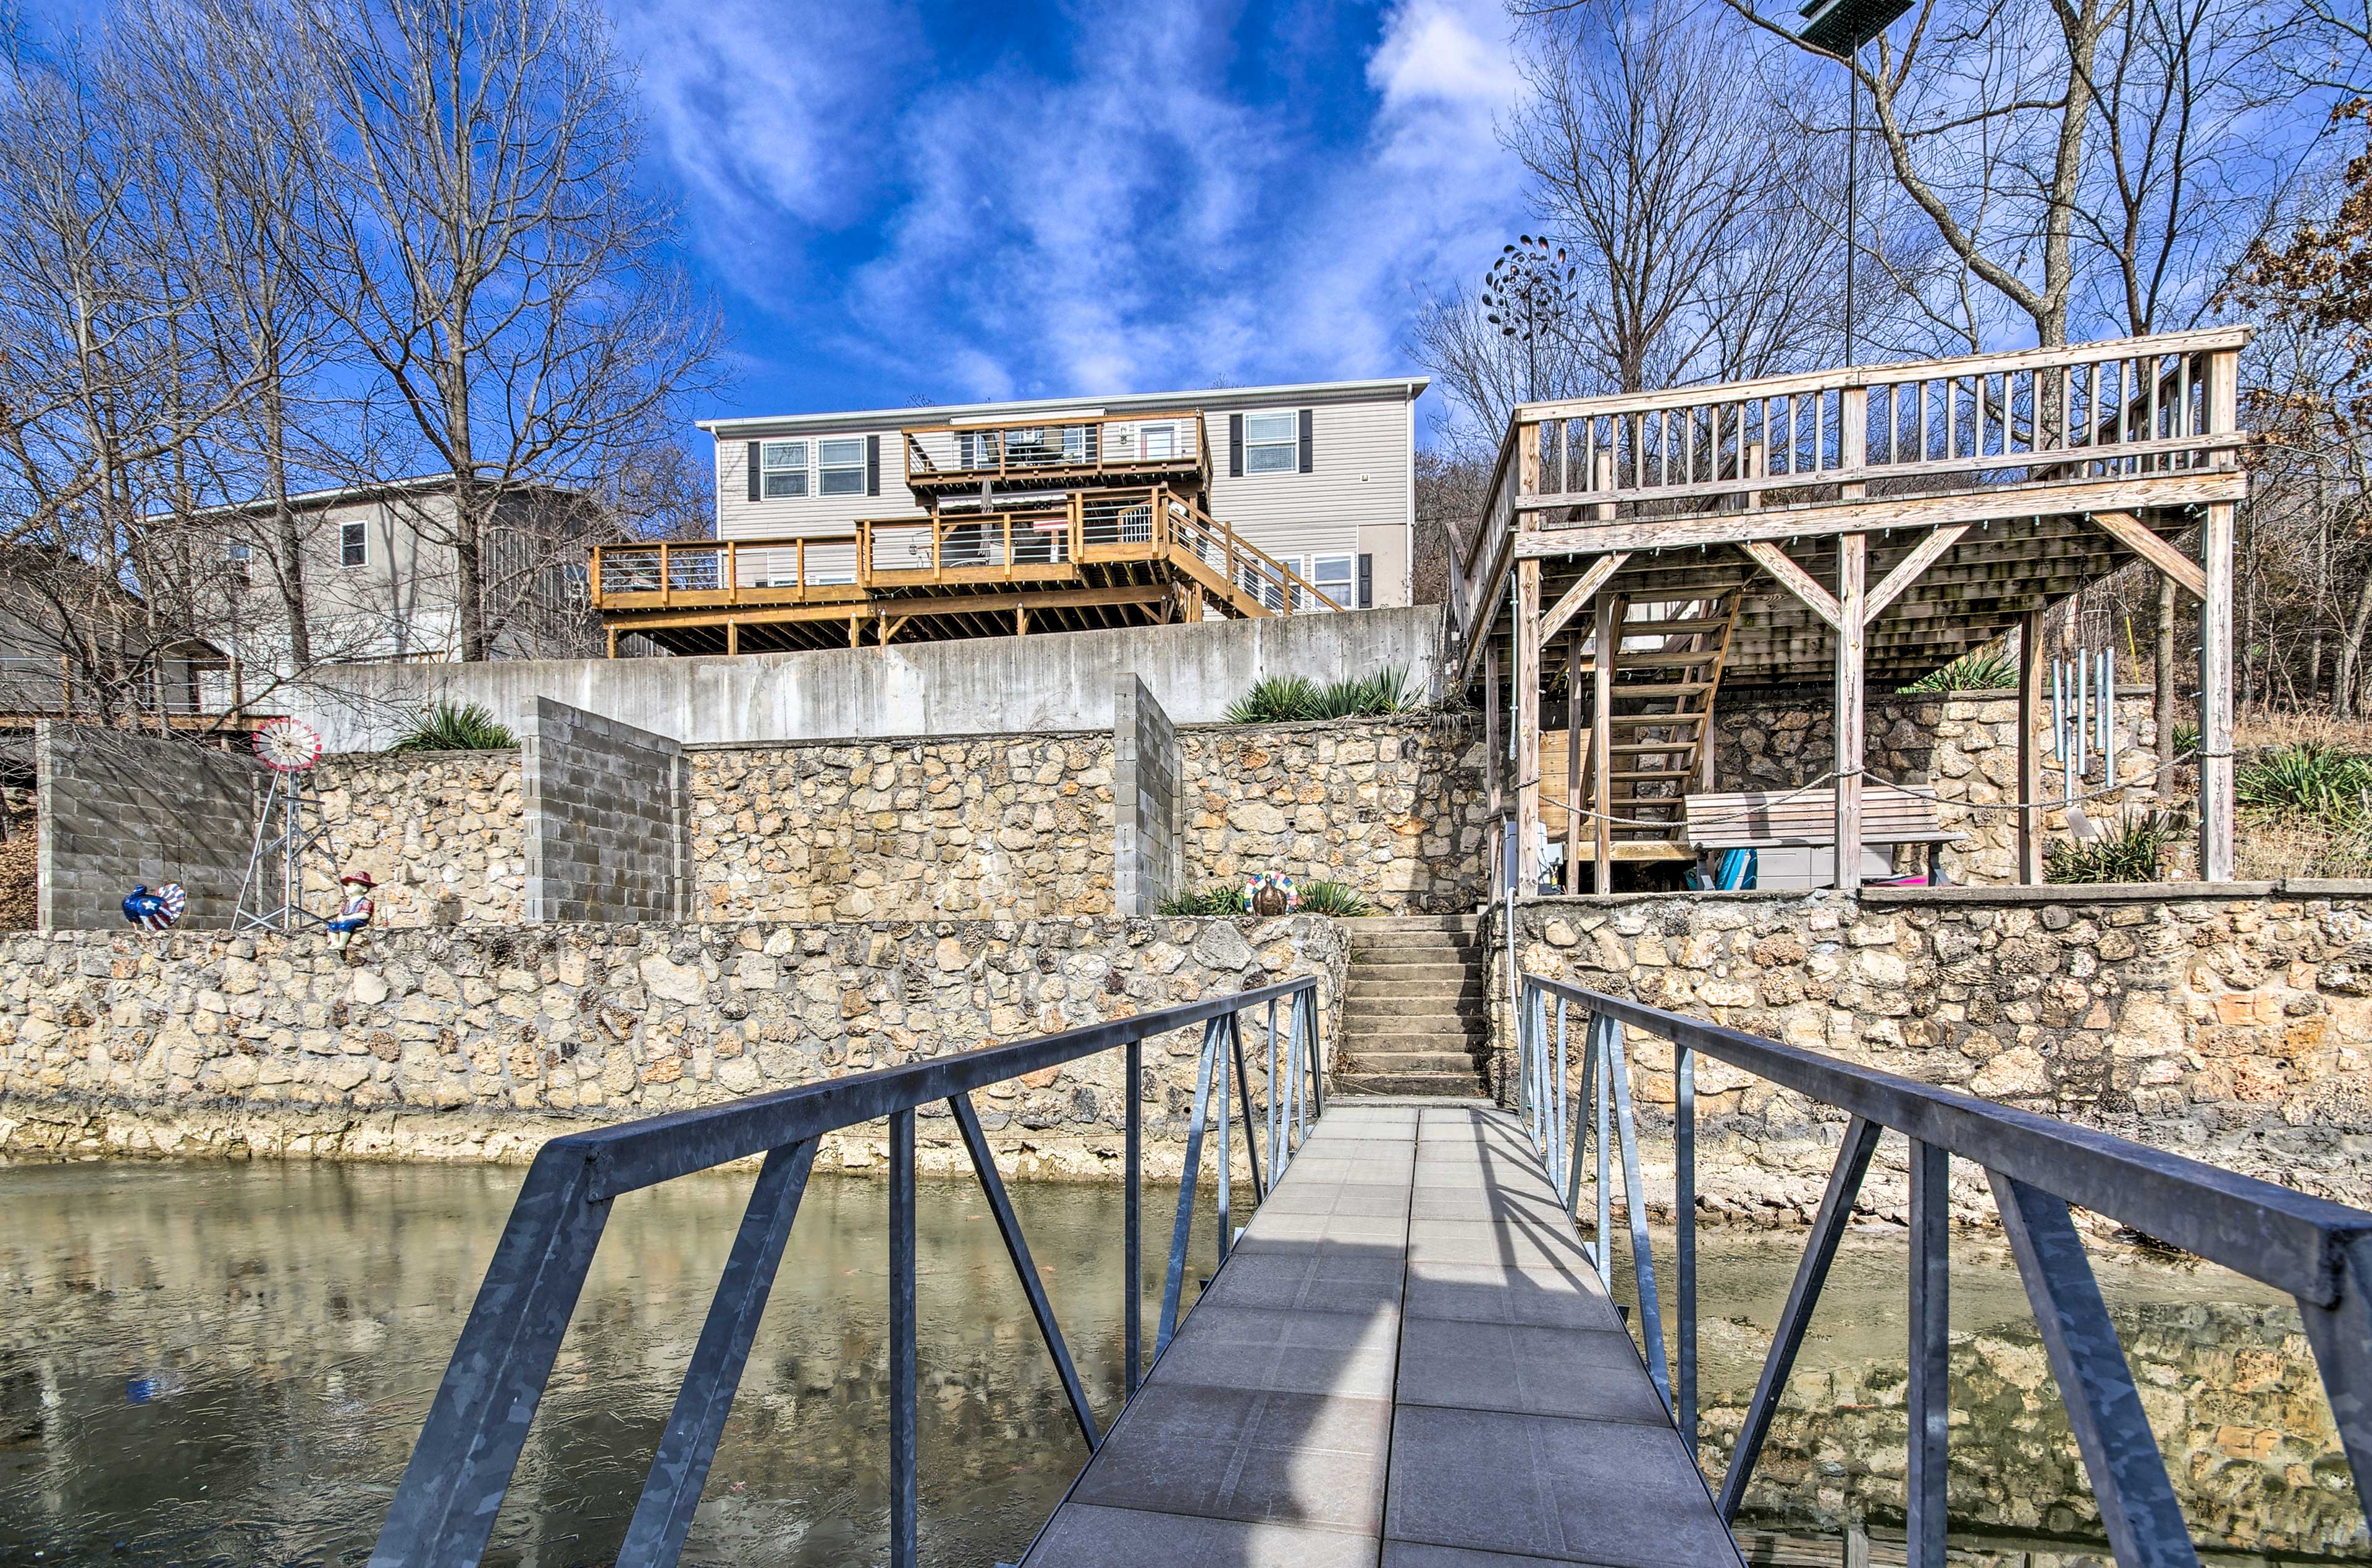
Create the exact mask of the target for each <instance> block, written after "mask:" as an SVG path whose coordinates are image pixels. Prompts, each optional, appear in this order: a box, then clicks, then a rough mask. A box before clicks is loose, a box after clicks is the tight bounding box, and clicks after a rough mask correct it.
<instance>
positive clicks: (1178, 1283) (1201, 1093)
mask: <svg viewBox="0 0 2372 1568" xmlns="http://www.w3.org/2000/svg"><path fill="white" fill-rule="evenodd" d="M1225 1028H1227V1025H1226V1023H1225V1022H1224V1021H1223V1020H1221V1019H1218V1018H1214V1019H1212V1020H1211V1021H1210V1022H1209V1023H1207V1024H1204V1025H1203V1055H1202V1060H1201V1061H1200V1063H1198V1064H1197V1065H1196V1067H1195V1069H1194V1113H1193V1117H1192V1120H1191V1121H1188V1122H1187V1123H1186V1169H1185V1171H1184V1174H1183V1179H1182V1180H1181V1181H1180V1184H1179V1188H1178V1220H1177V1223H1176V1224H1175V1225H1172V1226H1171V1227H1170V1231H1169V1273H1168V1274H1166V1275H1164V1276H1163V1278H1162V1281H1161V1321H1160V1322H1159V1323H1158V1324H1157V1326H1156V1327H1155V1329H1154V1330H1153V1359H1154V1360H1155V1361H1156V1362H1159V1361H1160V1359H1161V1353H1162V1352H1163V1351H1166V1350H1168V1349H1169V1340H1170V1336H1172V1335H1174V1334H1175V1333H1177V1332H1178V1307H1179V1297H1180V1296H1181V1295H1184V1294H1185V1289H1186V1242H1187V1238H1188V1236H1189V1235H1190V1233H1191V1231H1192V1226H1193V1224H1194V1176H1195V1172H1196V1171H1197V1170H1199V1169H1200V1168H1201V1167H1202V1164H1203V1118H1204V1117H1205V1116H1207V1115H1209V1114H1210V1111H1211V1071H1212V1069H1213V1067H1215V1065H1216V1064H1217V1062H1218V1056H1219V1040H1220V1034H1221V1031H1222V1030H1224V1029H1225Z"/></svg>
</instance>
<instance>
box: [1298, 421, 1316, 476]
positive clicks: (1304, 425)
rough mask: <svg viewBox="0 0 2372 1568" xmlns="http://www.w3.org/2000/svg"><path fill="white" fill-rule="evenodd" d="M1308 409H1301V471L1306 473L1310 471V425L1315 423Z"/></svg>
mask: <svg viewBox="0 0 2372 1568" xmlns="http://www.w3.org/2000/svg"><path fill="white" fill-rule="evenodd" d="M1310 413H1311V411H1310V410H1308V409H1303V410H1302V411H1301V471H1302V472H1304V473H1308V471H1309V427H1310V425H1311V424H1314V423H1315V422H1314V421H1313V420H1312V419H1311V418H1310Z"/></svg>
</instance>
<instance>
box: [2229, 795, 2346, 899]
mask: <svg viewBox="0 0 2372 1568" xmlns="http://www.w3.org/2000/svg"><path fill="white" fill-rule="evenodd" d="M2234 839H2235V842H2234V844H2233V846H2232V848H2233V855H2232V858H2233V870H2234V874H2235V875H2237V876H2238V877H2239V878H2240V880H2242V881H2243V882H2273V881H2278V880H2279V879H2280V878H2282V877H2372V835H2367V834H2366V832H2365V831H2364V830H2361V829H2349V828H2342V827H2334V826H2332V825H2331V824H2330V823H2328V822H2318V821H2316V820H2314V819H2311V818H2306V817H2294V816H2290V815H2287V814H2286V813H2274V812H2257V811H2252V812H2250V813H2249V814H2248V816H2247V817H2246V818H2245V819H2243V820H2242V822H2241V824H2240V830H2239V832H2238V833H2237V834H2235V835H2234Z"/></svg>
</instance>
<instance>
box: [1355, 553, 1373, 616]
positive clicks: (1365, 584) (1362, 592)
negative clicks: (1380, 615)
mask: <svg viewBox="0 0 2372 1568" xmlns="http://www.w3.org/2000/svg"><path fill="white" fill-rule="evenodd" d="M1359 608H1360V609H1361V610H1373V609H1375V608H1376V558H1375V557H1374V556H1372V555H1362V556H1360V557H1359Z"/></svg>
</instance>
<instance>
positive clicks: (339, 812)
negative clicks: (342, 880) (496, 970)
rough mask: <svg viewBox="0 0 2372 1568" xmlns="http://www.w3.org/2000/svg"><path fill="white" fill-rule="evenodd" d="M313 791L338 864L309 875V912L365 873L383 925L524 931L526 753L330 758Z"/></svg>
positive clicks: (324, 761) (316, 777) (318, 772)
mask: <svg viewBox="0 0 2372 1568" xmlns="http://www.w3.org/2000/svg"><path fill="white" fill-rule="evenodd" d="M313 791H314V794H315V795H316V796H317V797H318V798H319V799H320V802H321V817H322V820H323V821H324V822H326V823H327V824H328V825H329V827H330V830H331V831H330V838H331V846H332V849H333V850H334V852H335V854H336V858H337V865H336V866H335V867H334V868H332V867H331V865H329V864H328V863H327V862H326V861H325V862H323V863H321V864H320V865H311V866H308V868H307V875H306V896H307V898H308V901H309V904H310V907H313V908H317V909H326V908H329V907H331V904H332V903H334V902H335V901H336V900H337V898H338V888H337V884H336V882H335V880H334V878H335V877H336V875H337V873H339V872H342V871H366V872H368V873H370V876H371V878H372V880H373V881H374V882H376V883H377V884H378V886H377V888H376V889H374V891H373V893H372V899H373V901H374V903H375V904H376V906H377V909H376V918H377V919H378V923H380V924H381V925H388V926H412V925H459V924H464V923H494V924H517V923H518V922H519V921H520V920H521V919H522V918H524V916H525V914H526V910H527V843H526V839H525V827H526V816H525V810H526V807H525V801H524V799H523V796H522V792H521V780H520V777H519V754H518V752H517V751H515V750H505V751H424V752H404V753H398V754H395V755H391V756H385V757H354V756H341V757H325V758H323V759H322V760H321V764H320V767H318V768H316V769H314V770H313Z"/></svg>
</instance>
